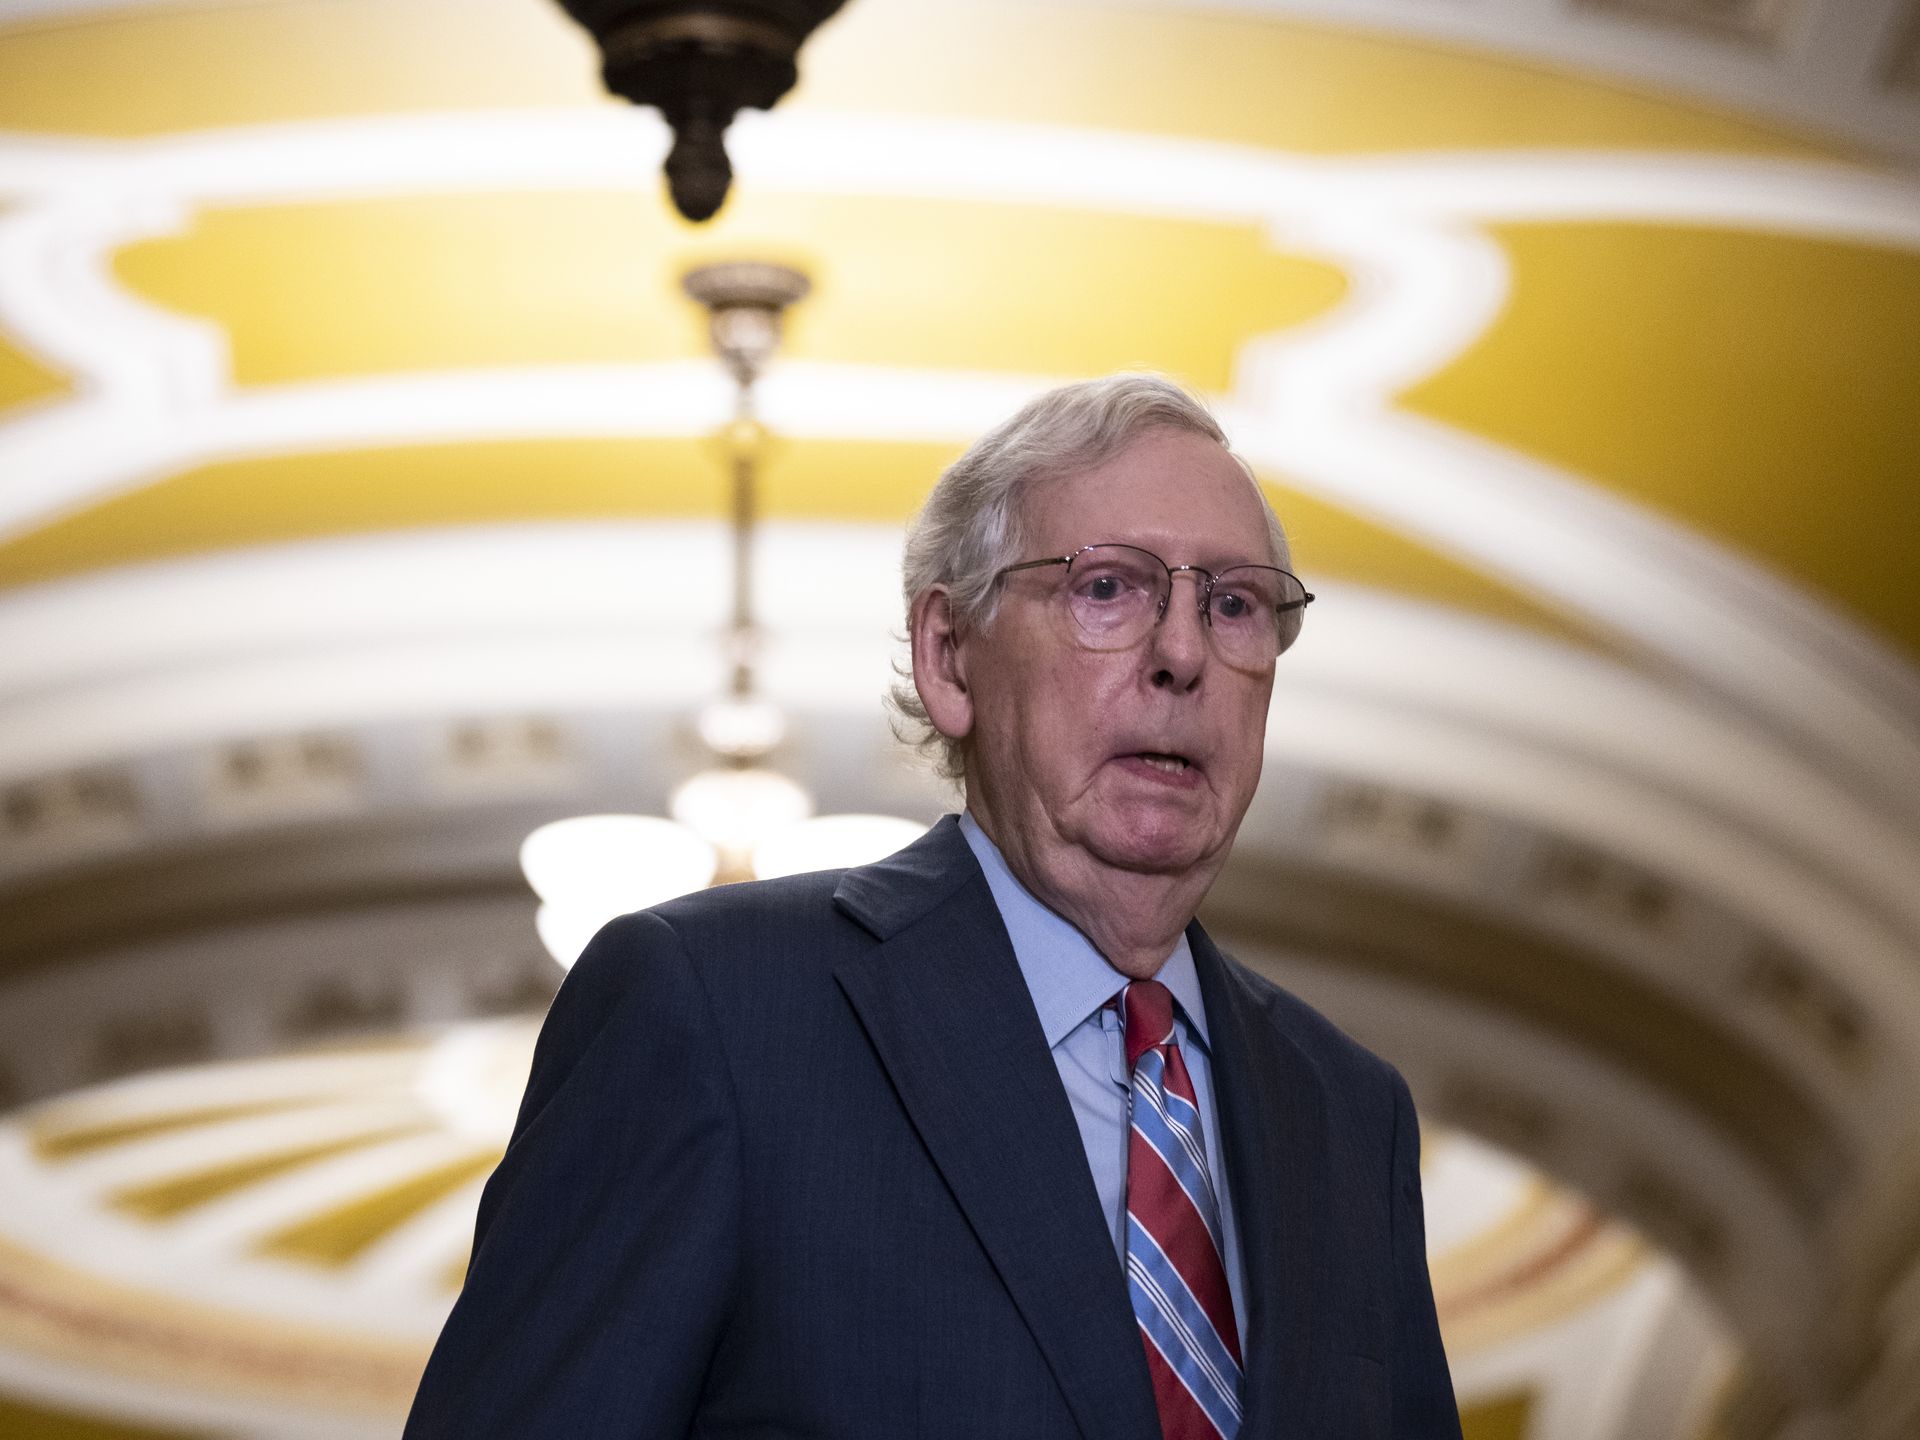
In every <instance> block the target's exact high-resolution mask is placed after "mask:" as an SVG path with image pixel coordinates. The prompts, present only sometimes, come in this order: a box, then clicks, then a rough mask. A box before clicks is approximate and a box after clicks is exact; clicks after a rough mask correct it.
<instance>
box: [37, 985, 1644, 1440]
mask: <svg viewBox="0 0 1920 1440" xmlns="http://www.w3.org/2000/svg"><path fill="white" fill-rule="evenodd" d="M535 1031H536V1026H535V1024H534V1023H533V1022H531V1021H525V1020H516V1021H511V1022H494V1023H488V1024H477V1025H469V1026H463V1027H454V1028H452V1029H449V1030H445V1031H442V1032H439V1033H437V1034H434V1035H430V1036H428V1035H414V1036H408V1037H403V1038H398V1039H396V1040H394V1041H392V1042H391V1043H386V1044H382V1045H379V1046H377V1047H346V1048H333V1049H328V1050H318V1051H311V1052H303V1053H296V1054H288V1055H284V1056H281V1057H277V1058H275V1059H272V1060H266V1061H255V1062H245V1063H239V1064H228V1065H212V1066H205V1067H198V1068H193V1069H183V1070H174V1071H163V1072H155V1073H153V1074H150V1075H146V1076H139V1077H134V1078H131V1079H128V1080H122V1081H115V1082H111V1083H109V1084H106V1085H101V1086H97V1087H94V1088H91V1089H88V1090H83V1091H79V1092H76V1093H74V1094H71V1095H68V1096H66V1097H63V1098H61V1099H58V1100H55V1101H51V1102H47V1103H46V1104H43V1105H41V1106H37V1107H33V1108H31V1109H29V1110H27V1111H25V1112H22V1113H20V1114H18V1115H17V1116H15V1117H13V1118H11V1119H10V1120H8V1121H6V1122H4V1123H0V1181H4V1183H5V1185H6V1188H7V1193H8V1194H9V1195H10V1196H12V1197H13V1200H14V1204H13V1205H11V1206H10V1207H9V1213H8V1214H7V1215H5V1216H0V1342H4V1343H7V1344H9V1345H11V1346H14V1347H16V1349H17V1350H18V1351H19V1352H21V1353H24V1354H25V1355H26V1356H28V1357H46V1358H49V1359H53V1358H57V1359H59V1360H60V1361H61V1362H62V1363H64V1364H68V1365H75V1364H77V1365H79V1366H80V1367H81V1368H83V1369H84V1370H87V1371H89V1372H92V1373H96V1374H97V1375H99V1376H102V1377H105V1376H112V1377H114V1378H115V1379H116V1380H118V1381H121V1382H126V1381H132V1382H134V1384H135V1386H136V1387H137V1386H138V1384H139V1383H140V1382H142V1381H154V1380H158V1379H161V1378H165V1379H166V1380H167V1381H169V1382H171V1383H172V1384H173V1385H175V1386H176V1387H177V1386H182V1385H184V1386H185V1387H187V1389H188V1390H189V1391H192V1390H193V1389H195V1388H196V1387H197V1388H198V1389H199V1390H200V1391H202V1392H204V1393H205V1394H206V1395H207V1396H209V1397H221V1398H223V1399H225V1400H229V1401H235V1402H242V1401H246V1402H249V1403H261V1402H263V1401H264V1402H267V1403H278V1404H281V1405H284V1406H286V1407H288V1413H289V1414H304V1415H306V1416H307V1417H309V1418H310V1419H312V1418H318V1417H320V1416H324V1415H326V1414H328V1413H329V1412H331V1413H334V1414H335V1415H336V1416H340V1417H344V1416H346V1415H351V1414H355V1413H357V1414H360V1415H363V1416H377V1415H380V1414H383V1413H384V1414H390V1415H397V1413H398V1412H399V1410H400V1409H401V1408H403V1407H404V1404H405V1402H406V1399H407V1397H408V1395H409V1393H410V1391H411V1387H412V1378H413V1376H414V1375H415V1374H417V1371H418V1367H419V1365H420V1364H422V1363H423V1362H424V1359H425V1354H426V1347H427V1345H428V1344H429V1343H430V1341H431V1337H432V1334H433V1331H434V1330H435V1328H437V1325H438V1322H439V1320H440V1318H441V1317H442V1316H443V1315H444V1311H445V1309H446V1307H447V1306H448V1305H449V1304H451V1302H452V1298H453V1295H454V1293H455V1292H456V1291H457V1289H458V1286H459V1283H460V1278H461V1272H462V1270H463V1269H464V1262H465V1256H466V1243H465V1241H466V1236H467V1234H468V1233H470V1231H471V1228H472V1218H473V1207H474V1205H475V1204H476V1203H477V1200H478V1189H477V1182H478V1180H479V1179H481V1178H483V1177H484V1175H485V1173H486V1172H487V1171H488V1170H489V1169H490V1168H491V1167H492V1165H493V1163H494V1162H495V1161H497V1159H498V1158H499V1154H500V1142H501V1140H502V1139H503V1137H504V1136H505V1134H506V1132H507V1129H508V1127H509V1126H510V1124H511V1121H512V1117H513V1112H514V1109H515V1102H516V1100H517V1096H518V1093H519V1090H520V1088H521V1086H522V1085H523V1084H524V1079H525V1070H526V1066H527V1064H528V1063H529V1060H530V1057H531V1054H532V1046H533V1041H534V1035H535ZM235 1095H251V1096H254V1097H256V1098H254V1099H252V1100H251V1101H247V1102H243V1103H235V1102H234V1101H233V1100H232V1098H231V1097H233V1096H235ZM396 1120H399V1121H401V1122H403V1123H396ZM322 1133H324V1134H326V1135H327V1136H328V1138H327V1139H326V1140H324V1141H318V1142H317V1141H314V1140H311V1139H300V1138H298V1137H302V1136H312V1135H316V1134H322ZM1426 1148H1427V1160H1426V1162H1425V1164H1424V1166H1423V1168H1424V1169H1425V1170H1426V1179H1427V1189H1428V1208H1429V1212H1430V1214H1432V1215H1434V1216H1435V1217H1436V1223H1437V1224H1438V1225H1439V1226H1440V1229H1441V1231H1442V1233H1443V1234H1444V1236H1445V1237H1446V1238H1444V1239H1443V1240H1442V1241H1441V1242H1440V1243H1439V1245H1438V1247H1437V1248H1436V1250H1435V1253H1434V1257H1433V1263H1434V1280H1435V1289H1436V1297H1437V1301H1438V1304H1439V1307H1440V1314H1441V1320H1442V1324H1443V1326H1444V1327H1445V1329H1446V1332H1447V1337H1448V1344H1449V1348H1450V1351H1451V1353H1452V1354H1453V1355H1454V1356H1455V1357H1456V1361H1457V1362H1458V1361H1459V1360H1461V1359H1464V1358H1466V1357H1471V1356H1473V1355H1476V1354H1482V1353H1496V1352H1499V1350H1500V1347H1502V1346H1504V1345H1512V1344H1515V1343H1516V1342H1518V1343H1520V1344H1521V1346H1522V1348H1521V1349H1519V1350H1516V1351H1515V1352H1514V1357H1515V1358H1513V1359H1509V1360H1507V1361H1503V1362H1501V1368H1502V1373H1503V1374H1505V1375H1506V1377H1507V1379H1506V1381H1505V1383H1504V1384H1503V1385H1502V1387H1501V1390H1500V1392H1499V1393H1495V1394H1492V1395H1489V1396H1487V1397H1486V1398H1485V1399H1484V1401H1483V1402H1481V1403H1478V1404H1471V1405H1469V1406H1468V1407H1467V1420H1468V1435H1469V1437H1470V1440H1503V1437H1507V1436H1513V1435H1521V1434H1524V1433H1525V1428H1524V1422H1525V1417H1526V1415H1527V1413H1528V1411H1529V1409H1530V1407H1531V1405H1532V1400H1533V1394H1534V1391H1535V1390H1551V1389H1552V1388H1553V1387H1554V1386H1555V1385H1556V1384H1557V1383H1559V1381H1558V1380H1557V1379H1556V1373H1557V1372H1556V1371H1555V1370H1554V1365H1553V1362H1552V1361H1551V1360H1550V1359H1548V1360H1543V1359H1542V1358H1541V1355H1540V1351H1539V1346H1538V1337H1539V1336H1540V1335H1541V1334H1544V1333H1549V1332H1551V1331H1553V1329H1554V1328H1555V1327H1557V1326H1566V1327H1571V1328H1573V1329H1577V1327H1578V1326H1579V1325H1581V1324H1582V1323H1585V1322H1586V1321H1587V1319H1588V1318H1589V1317H1591V1316H1592V1315H1594V1314H1596V1313H1598V1312H1601V1311H1604V1310H1605V1309H1607V1307H1610V1306H1614V1305H1616V1304H1617V1303H1618V1302H1619V1300H1620V1298H1621V1297H1622V1296H1623V1294H1624V1293H1625V1291H1626V1290H1627V1288H1628V1287H1631V1286H1633V1285H1635V1284H1638V1283H1643V1282H1644V1281H1645V1279H1646V1278H1647V1277H1648V1276H1649V1275H1650V1274H1651V1273H1652V1271H1651V1270H1650V1268H1649V1267H1650V1266H1653V1265H1654V1264H1655V1263H1656V1262H1655V1261H1654V1260H1653V1257H1652V1256H1651V1254H1650V1252H1649V1251H1648V1250H1647V1249H1646V1247H1645V1246H1644V1245H1643V1244H1642V1243H1641V1242H1640V1241H1639V1240H1638V1239H1637V1238H1635V1237H1634V1236H1633V1235H1632V1234H1630V1233H1629V1232H1627V1231H1624V1230H1622V1229H1620V1228H1619V1227H1617V1226H1615V1225H1612V1224H1610V1223H1608V1222H1606V1221H1604V1220H1602V1219H1600V1218H1599V1217H1597V1216H1596V1215H1595V1214H1594V1213H1593V1211H1592V1210H1591V1209H1590V1208H1589V1207H1588V1206H1587V1205H1586V1204H1585V1203H1584V1202H1582V1201H1581V1200H1580V1199H1579V1198H1577V1197H1575V1196H1573V1195H1570V1194H1568V1193H1567V1192H1564V1191H1562V1190H1559V1189H1558V1188H1556V1187H1554V1186H1552V1185H1551V1184H1549V1183H1548V1182H1546V1181H1544V1180H1543V1179H1541V1178H1540V1177H1539V1176H1538V1175H1536V1174H1534V1173H1533V1172H1532V1171H1530V1170H1528V1169H1527V1168H1526V1167H1524V1166H1521V1165H1519V1164H1517V1163H1516V1162H1514V1161H1512V1160H1511V1159H1508V1158H1506V1157H1504V1156H1501V1155H1499V1154H1498V1153H1497V1152H1492V1151H1488V1150H1485V1149H1484V1148H1483V1147H1480V1146H1479V1145H1477V1144H1476V1143H1475V1142H1473V1141H1470V1140H1467V1139H1466V1138H1464V1137H1460V1136H1453V1135H1448V1134H1446V1133H1444V1132H1436V1133H1434V1134H1431V1135H1429V1137H1428V1142H1427V1147H1426ZM130 1237H138V1238H139V1239H140V1241H141V1243H142V1245H143V1246H144V1247H145V1251H146V1263H145V1266H144V1269H143V1270H142V1271H141V1272H140V1273H138V1274H135V1275H118V1274H111V1273H110V1267H111V1263H112V1262H111V1261H108V1262H106V1265H105V1266H102V1265H101V1263H100V1261H99V1260H98V1259H97V1258H96V1257H101V1256H113V1255H122V1254H125V1253H126V1248H127V1242H128V1240H129V1238H130ZM296 1282H297V1283H296ZM343 1301H344V1302H346V1308H343V1305H342V1302H343ZM356 1305H357V1306H358V1307H360V1309H361V1310H363V1311H364V1312H365V1313H368V1314H373V1313H378V1314H379V1315H380V1316H381V1323H380V1324H379V1325H372V1324H368V1325H355V1324H352V1323H346V1322H343V1321H342V1320H341V1319H340V1318H339V1317H340V1316H342V1315H343V1314H351V1313H354V1311H353V1309H352V1307H354V1306H356ZM102 1334H108V1335H111V1336H112V1337H113V1338H112V1341H111V1343H108V1344H104V1345H103V1344H101V1343H99V1342H98V1340H97V1338H95V1337H98V1336H99V1335H102ZM1526 1346H1532V1347H1533V1349H1532V1350H1531V1351H1528V1350H1526V1349H1525V1347H1526ZM1528 1354H1531V1356H1532V1358H1525V1357H1526V1356H1527V1355H1528ZM1573 1358H1575V1359H1578V1358H1580V1357H1579V1356H1578V1355H1575V1356H1574V1357H1573ZM1516 1385H1519V1386H1520V1387H1521V1388H1518V1389H1516V1388H1515V1387H1516ZM121 1393H122V1394H123V1395H124V1394H125V1393H126V1392H125V1391H124V1390H122V1392H121ZM4 1406H11V1407H12V1409H11V1410H8V1409H6V1408H0V1420H5V1419H6V1418H7V1417H8V1416H9V1415H11V1416H13V1417H14V1418H15V1419H16V1421H17V1423H18V1424H19V1426H20V1428H21V1432H22V1433H26V1434H33V1435H36V1436H47V1437H60V1436H62V1435H65V1434H69V1433H73V1434H80V1435H98V1436H114V1437H119V1436H131V1435H140V1434H153V1433H161V1432H159V1431H157V1430H156V1429H155V1428H154V1426H153V1424H152V1422H153V1420H154V1419H155V1417H154V1416H152V1415H142V1414H139V1413H138V1407H137V1406H136V1407H135V1412H136V1413H135V1416H134V1417H133V1418H132V1419H130V1420H108V1419H105V1418H88V1417H81V1416H76V1415H73V1414H70V1413H68V1412H66V1411H64V1410H62V1409H61V1408H60V1407H58V1406H57V1405H52V1404H47V1403H44V1402H42V1401H40V1400H38V1399H36V1397H35V1396H34V1395H33V1394H32V1393H31V1392H30V1391H29V1392H28V1393H16V1394H13V1395H9V1396H7V1397H5V1398H4V1399H0V1407H4ZM63 1426H72V1427H78V1428H75V1429H73V1430H71V1431H68V1430H63V1428H62V1427H63ZM88 1426H97V1427H99V1428H98V1429H91V1430H90V1429H88V1428H86V1427H88ZM123 1427H125V1428H123ZM206 1428H209V1429H210V1428H214V1427H211V1426H208V1427H206ZM9 1433H11V1432H9ZM164 1433H168V1434H173V1433H183V1434H184V1433H202V1432H201V1429H200V1427H192V1428H191V1429H181V1430H178V1431H175V1430H173V1429H171V1428H169V1429H168V1430H166V1431H165V1432H164Z"/></svg>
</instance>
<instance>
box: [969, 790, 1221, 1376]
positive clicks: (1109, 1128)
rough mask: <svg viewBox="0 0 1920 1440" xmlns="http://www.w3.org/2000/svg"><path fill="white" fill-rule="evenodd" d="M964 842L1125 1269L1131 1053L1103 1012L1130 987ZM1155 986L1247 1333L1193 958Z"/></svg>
mask: <svg viewBox="0 0 1920 1440" xmlns="http://www.w3.org/2000/svg"><path fill="white" fill-rule="evenodd" d="M960 833H961V834H963V835H965V836H966V837H967V844H968V845H970V846H972V847H973V853H974V858H976V859H977V860H979V862H980V868H981V869H982V870H984V871H985V872H986V876H987V885H988V886H989V887H990V888H991V889H992V891H993V899H994V903H995V904H996V905H998V906H999V907H1000V918H1001V919H1002V920H1004V921H1005V922H1006V926H1007V934H1008V936H1009V937H1010V938H1011V939H1012V941H1013V956H1014V959H1015V960H1017V961H1018V962H1019V964H1020V974H1021V975H1022V976H1023V977H1024V978H1025V980H1026V982H1027V989H1028V990H1029V991H1030V992H1031V993H1032V995H1033V1008H1034V1009H1035V1010H1037V1011H1038V1012H1039V1014H1040V1028H1041V1030H1042V1031H1043V1032H1044V1033H1045V1034H1046V1037H1047V1045H1048V1046H1049V1047H1050V1048H1051V1049H1052V1051H1053V1063H1054V1064H1055V1065H1056V1066H1058V1067H1059V1070H1060V1083H1061V1084H1063V1085H1064V1086H1066V1090H1067V1100H1068V1101H1069V1103H1071V1104H1072V1106H1073V1118H1074V1120H1075V1121H1076V1122H1078V1124H1079V1126H1080V1140H1081V1143H1082V1144H1084V1145H1085V1146H1086V1148H1087V1165H1088V1166H1089V1167H1090V1168H1091V1169H1092V1171H1093V1185H1094V1189H1095V1190H1097V1191H1098V1192H1099V1194H1100V1209H1101V1211H1102V1213H1103V1214H1104V1215H1105V1216H1106V1220H1107V1229H1108V1231H1109V1232H1110V1233H1111V1234H1112V1236H1113V1248H1114V1253H1115V1254H1116V1255H1118V1256H1119V1257H1120V1260H1121V1263H1122V1264H1123V1265H1124V1264H1125V1263H1126V1235H1127V1133H1128V1125H1127V1094H1128V1078H1129V1077H1128V1075H1127V1049H1126V1033H1125V1030H1124V1028H1123V1027H1122V1025H1121V1023H1120V1016H1119V1015H1118V1014H1117V1013H1116V1012H1114V1011H1112V1010H1108V1009H1107V1008H1106V1003H1107V1001H1109V1000H1111V999H1112V998H1113V997H1114V996H1115V995H1116V994H1118V993H1119V991H1120V990H1121V988H1122V987H1123V986H1125V985H1126V983H1127V977H1126V976H1125V975H1122V974H1121V973H1120V972H1119V971H1118V970H1116V969H1114V968H1113V966H1111V965H1109V964H1108V963H1107V960H1106V957H1105V956H1104V955H1102V954H1101V953H1100V952H1099V951H1098V950H1096V949H1094V948H1093V944H1092V942H1090V941H1089V940H1088V939H1087V937H1086V936H1085V935H1083V934H1081V933H1080V931H1078V930H1077V929H1075V928H1074V927H1073V925H1071V924H1070V923H1069V922H1067V921H1066V920H1063V919H1061V917H1060V916H1058V915H1056V914H1054V913H1053V911H1051V910H1049V909H1048V908H1047V907H1046V906H1045V905H1043V904H1041V903H1040V901H1038V900H1036V899H1035V898H1034V897H1033V895H1032V893H1031V892H1030V891H1029V890H1028V889H1027V887H1026V886H1024V885H1022V884H1021V883H1020V882H1019V880H1017V879H1016V878H1014V874H1013V871H1011V870H1009V869H1008V868H1007V862H1006V860H1005V858H1004V857H1003V856H1002V855H1001V854H1000V850H999V847H998V846H996V845H995V844H994V843H993V841H991V840H990V839H988V838H987V833H986V831H984V830H982V829H981V828H980V826H979V825H978V824H977V823H976V822H975V821H974V818H973V816H971V815H962V816H961V817H960ZM1154 978H1156V979H1157V980H1159V981H1160V983H1161V984H1163V985H1165V986H1166V987H1167V989H1169V990H1171V991H1172V992H1173V998H1174V1002H1175V1008H1174V1037H1175V1039H1176V1040H1178V1042H1179V1044H1180V1055H1181V1058H1182V1059H1183V1060H1185V1061H1186V1064H1187V1073H1188V1074H1189V1075H1191V1076H1192V1077H1193V1089H1194V1095H1195V1098H1196V1099H1198V1100H1199V1102H1200V1128H1201V1130H1202V1132H1204V1133H1203V1138H1204V1140H1205V1142H1206V1147H1207V1166H1208V1168H1209V1169H1210V1170H1212V1172H1213V1191H1214V1194H1215V1195H1216V1196H1218V1197H1219V1200H1220V1238H1221V1242H1222V1243H1223V1244H1224V1245H1225V1247H1226V1252H1227V1253H1226V1256H1225V1259H1226V1266H1227V1288H1228V1289H1229V1290H1231V1291H1232V1292H1233V1318H1234V1323H1235V1324H1236V1325H1237V1326H1238V1327H1239V1329H1240V1334H1241V1336H1242V1337H1243V1339H1244V1337H1245V1335H1246V1333H1247V1310H1246V1301H1245V1299H1244V1297H1243V1296H1242V1294H1241V1291H1242V1289H1243V1286H1242V1284H1241V1280H1240V1236H1239V1232H1238V1230H1237V1229H1236V1228H1235V1227H1234V1223H1233V1197H1232V1196H1231V1195H1230V1194H1229V1193H1228V1191H1227V1177H1226V1170H1225V1167H1224V1166H1223V1164H1222V1163H1221V1159H1220V1155H1221V1150H1220V1117H1219V1115H1218V1114H1217V1113H1216V1112H1215V1109H1214V1103H1213V1065H1212V1057H1211V1054H1210V1052H1209V1050H1208V1046H1207V1009H1206V1005H1205V1003H1204V1002H1203V1001H1202V999H1201V997H1200V976H1199V974H1198V972H1197V971H1195V970H1194V968H1193V951H1192V950H1191V949H1190V948H1189V947H1188V945H1187V937H1186V936H1185V935H1182V936H1181V937H1180V943H1179V944H1178V945H1176V946H1175V947H1174V951H1173V953H1172V954H1171V955H1169V956H1168V957H1167V959H1166V963H1165V964H1163V965H1162V966H1161V967H1160V971H1159V974H1158V975H1156V976H1155V977H1154Z"/></svg>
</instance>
